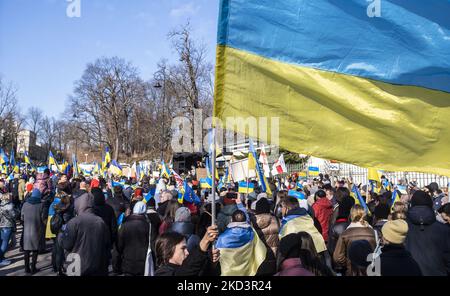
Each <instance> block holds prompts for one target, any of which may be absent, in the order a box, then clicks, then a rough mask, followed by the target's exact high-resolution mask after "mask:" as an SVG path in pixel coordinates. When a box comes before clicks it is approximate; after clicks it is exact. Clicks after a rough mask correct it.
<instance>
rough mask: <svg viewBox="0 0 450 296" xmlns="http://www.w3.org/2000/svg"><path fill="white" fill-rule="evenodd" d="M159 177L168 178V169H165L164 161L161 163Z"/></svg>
mask: <svg viewBox="0 0 450 296" xmlns="http://www.w3.org/2000/svg"><path fill="white" fill-rule="evenodd" d="M161 176H163V177H166V178H170V169H169V168H168V167H167V165H166V163H165V162H164V160H163V161H162V162H161Z"/></svg>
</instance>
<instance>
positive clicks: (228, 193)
mask: <svg viewBox="0 0 450 296" xmlns="http://www.w3.org/2000/svg"><path fill="white" fill-rule="evenodd" d="M226 198H232V199H236V198H238V194H237V192H227V195H226Z"/></svg>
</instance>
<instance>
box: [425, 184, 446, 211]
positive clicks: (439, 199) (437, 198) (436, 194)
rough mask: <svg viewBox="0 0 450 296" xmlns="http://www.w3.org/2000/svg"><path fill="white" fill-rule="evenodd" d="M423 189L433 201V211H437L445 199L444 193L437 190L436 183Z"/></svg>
mask: <svg viewBox="0 0 450 296" xmlns="http://www.w3.org/2000/svg"><path fill="white" fill-rule="evenodd" d="M425 187H426V189H427V190H428V192H429V193H430V195H431V197H432V199H433V210H435V211H437V210H438V209H439V208H440V207H441V206H442V205H443V204H444V199H446V196H445V193H444V192H442V190H441V189H439V185H438V183H436V182H431V183H430V184H429V185H427V186H425Z"/></svg>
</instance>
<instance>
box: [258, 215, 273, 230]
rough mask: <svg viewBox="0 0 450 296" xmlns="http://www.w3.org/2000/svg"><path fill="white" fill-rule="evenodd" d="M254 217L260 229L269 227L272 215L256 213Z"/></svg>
mask: <svg viewBox="0 0 450 296" xmlns="http://www.w3.org/2000/svg"><path fill="white" fill-rule="evenodd" d="M255 217H256V223H257V224H258V226H259V228H261V229H264V228H267V227H269V225H270V223H272V215H270V214H258V215H255Z"/></svg>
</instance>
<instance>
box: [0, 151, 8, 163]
mask: <svg viewBox="0 0 450 296" xmlns="http://www.w3.org/2000/svg"><path fill="white" fill-rule="evenodd" d="M8 163H9V159H8V156H7V155H6V153H5V151H3V149H2V148H0V164H8Z"/></svg>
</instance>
